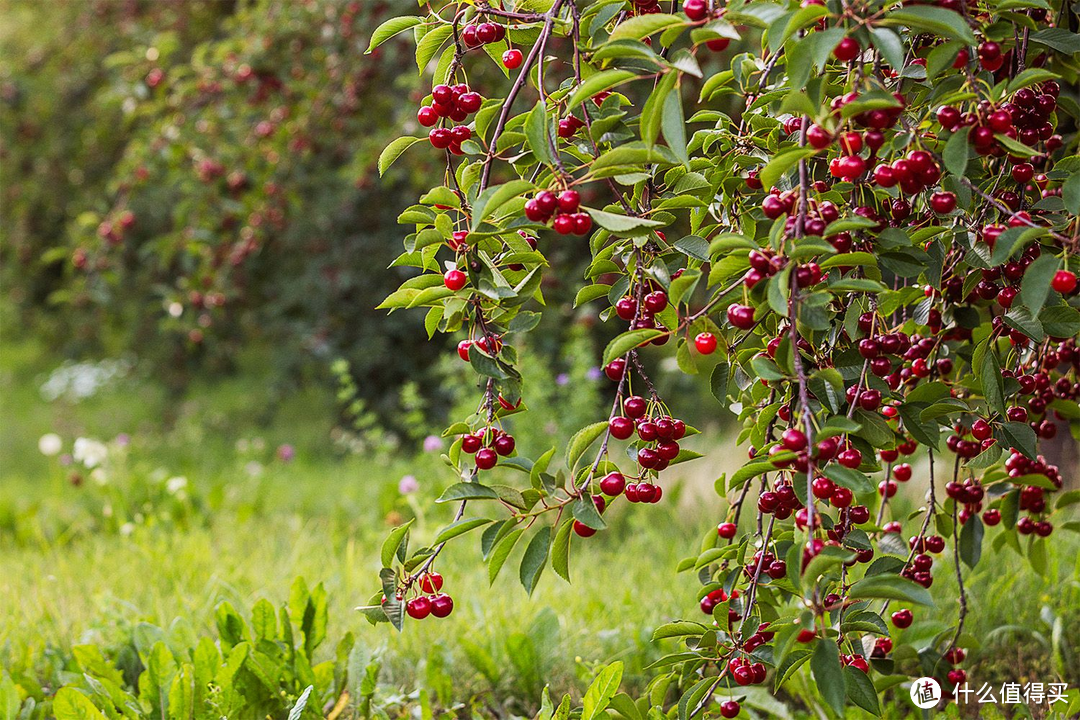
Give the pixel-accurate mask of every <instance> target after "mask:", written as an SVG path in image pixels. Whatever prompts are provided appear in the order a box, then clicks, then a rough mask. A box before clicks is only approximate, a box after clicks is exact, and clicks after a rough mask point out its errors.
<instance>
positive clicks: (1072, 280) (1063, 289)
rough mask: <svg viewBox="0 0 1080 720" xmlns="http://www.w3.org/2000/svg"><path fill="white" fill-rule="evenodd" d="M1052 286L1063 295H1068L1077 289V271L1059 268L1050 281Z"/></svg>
mask: <svg viewBox="0 0 1080 720" xmlns="http://www.w3.org/2000/svg"><path fill="white" fill-rule="evenodd" d="M1050 287H1052V288H1054V290H1056V291H1058V292H1059V293H1061V294H1062V295H1067V294H1069V293H1071V292H1072V291H1073V290H1075V289H1076V273H1073V272H1070V271H1068V270H1058V271H1057V272H1056V273H1054V279H1053V280H1051V281H1050Z"/></svg>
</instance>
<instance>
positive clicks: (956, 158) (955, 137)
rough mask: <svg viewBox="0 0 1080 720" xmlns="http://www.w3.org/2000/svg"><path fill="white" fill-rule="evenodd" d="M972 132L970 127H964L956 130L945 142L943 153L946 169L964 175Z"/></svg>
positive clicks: (954, 173) (942, 157) (957, 174)
mask: <svg viewBox="0 0 1080 720" xmlns="http://www.w3.org/2000/svg"><path fill="white" fill-rule="evenodd" d="M970 132H971V128H970V127H962V128H960V129H959V130H957V131H956V132H954V133H953V134H952V135H951V136H950V137H949V139H948V140H947V141H946V142H945V150H944V151H942V153H941V159H942V160H943V161H944V163H945V169H946V170H948V171H949V172H950V173H952V174H953V175H956V176H957V177H962V176H963V175H964V171H965V170H967V164H968V134H969V133H970Z"/></svg>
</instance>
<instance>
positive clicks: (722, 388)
mask: <svg viewBox="0 0 1080 720" xmlns="http://www.w3.org/2000/svg"><path fill="white" fill-rule="evenodd" d="M730 375H731V365H729V364H728V363H727V362H726V361H723V360H721V361H720V362H718V363H717V364H716V366H715V367H714V368H713V370H712V374H711V375H710V376H709V390H711V391H712V394H713V397H714V398H716V399H717V401H718V402H719V403H720V404H721V405H723V406H725V407H726V406H727V386H728V378H729V377H730Z"/></svg>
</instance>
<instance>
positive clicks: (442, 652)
mask: <svg viewBox="0 0 1080 720" xmlns="http://www.w3.org/2000/svg"><path fill="white" fill-rule="evenodd" d="M54 365H55V362H52V361H50V359H49V357H48V355H47V354H46V353H43V352H42V351H41V349H40V348H37V347H35V346H34V345H33V344H32V343H29V342H27V343H13V342H10V341H8V342H5V343H4V346H3V348H2V350H0V412H2V413H3V417H4V418H5V421H4V423H3V427H2V432H0V456H2V457H3V458H5V460H4V461H3V463H2V465H0V480H2V481H0V596H2V597H3V598H5V602H3V603H2V604H0V665H2V666H4V667H5V668H8V670H9V671H10V672H12V673H14V674H15V675H16V676H17V677H19V678H21V679H22V681H23V682H24V683H31V682H32V681H34V680H32V679H36V681H40V682H44V683H46V684H48V683H49V682H50V681H52V680H55V679H57V678H61V677H63V675H62V671H65V670H71V669H73V665H72V660H71V651H72V647H73V646H76V645H85V644H94V645H98V646H100V647H101V648H102V649H103V650H104V652H105V654H106V656H107V657H110V658H118V657H121V656H122V655H123V653H124V649H125V648H128V647H130V646H131V643H132V638H133V636H134V635H135V633H136V628H137V627H138V625H139V624H140V623H150V624H152V625H156V626H158V627H162V628H170V627H171V628H176V630H175V632H184V633H192V634H194V635H195V636H202V635H209V636H214V635H215V629H214V612H215V607H216V606H217V605H218V603H220V602H221V601H223V600H228V601H229V602H231V603H232V604H233V605H234V606H236V607H238V608H250V607H251V606H252V604H253V603H254V602H255V601H256V600H257V599H259V598H267V599H269V600H270V601H271V602H273V603H274V604H275V605H280V604H281V603H282V602H283V601H284V600H285V599H286V598H287V597H288V593H289V587H290V584H291V583H292V581H293V579H294V578H295V577H298V576H299V577H303V578H305V579H306V581H307V583H308V585H309V586H312V587H313V586H315V585H316V584H318V583H323V584H324V585H325V587H326V590H327V591H328V594H329V626H328V631H327V636H328V642H327V643H326V644H325V645H324V646H323V648H322V649H321V653H323V654H325V655H326V656H327V657H329V656H330V655H331V654H332V652H333V646H334V645H335V644H336V642H337V640H338V638H340V637H342V636H343V635H345V634H346V633H347V632H352V633H354V634H355V635H356V637H357V639H358V641H359V642H360V643H362V644H364V645H365V646H367V647H369V648H383V650H382V657H383V659H384V672H383V675H382V676H381V678H380V682H381V683H382V685H381V687H382V688H383V690H381V692H383V693H384V695H385V698H389V699H387V702H391V701H393V697H396V696H394V695H393V692H391V691H392V690H394V689H396V691H399V692H403V693H406V695H404V696H401V698H399V699H400V700H401V702H402V703H404V704H406V705H407V704H408V703H409V702H411V700H410V699H409V698H410V697H413V696H409V695H408V693H412V692H413V691H415V690H416V689H418V688H419V687H423V686H425V684H428V685H429V684H431V683H432V682H434V681H433V680H432V679H431V678H432V673H433V672H434V671H433V670H432V668H444V670H443V671H442V672H444V673H445V675H446V676H448V677H452V679H453V682H452V696H453V698H454V699H457V700H467V699H469V698H473V697H483V698H485V700H484V702H485V703H488V704H489V705H490V706H491V707H498V708H502V709H509V710H512V711H514V712H518V713H526V712H535V709H536V703H537V702H538V699H539V689H540V687H541V684H540V683H541V682H546V683H550V684H551V686H552V688H553V691H562V690H567V691H571V692H574V693H579V692H580V691H581V689H582V687H583V686H584V684H586V683H587V682H588V680H589V678H590V677H591V674H592V672H593V670H594V668H595V667H596V666H597V665H599V664H602V663H607V662H611V661H613V660H616V659H619V660H622V661H623V662H624V663H626V665H627V678H628V682H627V683H626V687H628V688H630V689H631V690H633V689H635V688H637V689H640V688H642V687H643V686H644V684H645V683H646V682H647V680H648V678H649V673H648V672H647V671H645V669H644V668H645V667H646V666H647V665H648V664H649V663H650V662H652V661H653V660H655V659H656V658H658V657H659V656H660V655H661V654H663V652H666V651H670V650H671V649H672V646H670V645H665V646H658V645H655V644H653V643H650V641H649V638H650V636H651V632H652V628H653V627H655V626H656V625H658V624H660V623H662V622H666V621H668V620H671V619H675V618H679V617H691V618H695V619H696V617H698V615H697V610H696V607H695V604H696V603H695V600H694V597H695V591H696V587H697V586H696V581H695V578H694V577H693V576H692V574H691V573H684V574H681V575H675V574H674V568H675V566H676V564H677V563H678V560H679V559H680V558H681V557H683V556H685V555H688V554H692V553H693V552H694V551H695V550H696V548H697V547H698V544H699V542H700V537H701V536H702V534H703V533H705V532H707V531H708V528H710V527H712V526H714V525H715V523H716V522H717V521H718V519H719V518H720V516H721V514H722V510H723V507H724V506H723V503H722V501H720V500H719V499H718V498H716V497H715V494H713V493H712V491H711V480H712V478H713V477H714V476H715V475H716V474H719V472H720V471H721V470H722V469H723V467H724V466H723V465H717V463H716V461H715V460H708V459H707V460H701V461H698V463H697V465H698V467H697V468H696V469H688V470H687V471H686V474H685V475H684V476H683V487H682V491H681V495H682V497H680V492H679V491H676V492H672V493H669V494H668V495H667V496H666V497H665V500H664V502H663V503H662V504H660V505H659V506H644V507H643V506H635V507H631V508H629V510H628V511H626V510H624V509H617V510H616V513H615V515H614V522H612V523H611V525H612V527H611V529H609V530H608V531H607V532H604V533H601V534H599V535H598V536H597V537H595V538H593V539H590V540H589V541H587V542H581V541H577V542H575V546H574V551H573V554H572V560H571V570H572V573H573V575H574V579H575V582H574V584H573V585H569V584H567V583H565V582H564V581H563V580H561V579H559V578H558V577H556V576H555V575H554V574H553V573H552V572H551V571H550V570H549V571H548V572H547V573H546V574H545V577H544V578H543V580H542V582H541V584H540V587H539V589H538V590H537V591H536V592H535V593H534V595H533V596H532V597H531V598H530V597H528V596H527V595H526V594H525V592H524V590H523V589H522V588H521V585H520V584H519V583H518V581H517V577H516V565H515V563H514V561H513V560H511V561H510V562H509V563H507V566H506V568H504V570H503V573H502V575H501V576H500V577H499V578H498V579H497V580H496V582H495V583H494V585H493V586H489V583H488V579H487V569H486V566H485V565H484V564H483V562H482V561H481V559H480V553H479V548H478V545H479V538H478V537H472V538H463V539H462V540H461V541H458V542H455V543H454V544H453V545H452V546H451V547H450V548H449V549H448V550H447V551H446V553H445V554H444V556H443V557H441V558H440V560H439V565H438V567H439V569H440V571H441V572H442V573H443V575H444V576H446V578H447V586H446V590H448V591H449V592H450V593H451V594H452V595H453V596H454V598H455V602H456V607H455V612H454V614H453V615H452V616H451V617H450V618H448V619H446V620H441V621H440V620H433V619H432V620H426V621H424V622H422V623H411V624H410V625H408V626H407V627H406V631H405V632H404V633H400V634H399V633H395V632H393V631H392V630H391V629H389V627H388V626H386V625H381V626H378V627H372V626H370V625H369V624H368V623H367V622H366V621H365V620H364V618H363V616H362V615H361V614H360V613H359V612H357V611H356V610H355V609H354V608H355V607H356V606H357V605H361V604H364V603H365V602H366V601H367V599H368V598H369V597H370V596H371V594H372V593H373V592H375V591H376V589H377V586H378V578H377V575H378V570H379V566H380V563H379V560H378V555H379V548H380V545H381V542H382V540H383V537H384V536H385V533H386V532H387V531H388V529H389V528H390V527H391V526H392V525H393V524H394V523H396V522H400V520H401V519H403V518H405V517H408V516H411V515H413V514H417V513H419V517H418V522H417V525H416V530H415V534H416V540H415V541H416V542H425V541H427V540H430V539H431V537H432V536H433V535H434V533H435V532H437V530H438V529H439V528H440V527H441V526H442V525H443V524H445V523H446V522H447V521H448V520H449V515H450V509H449V508H444V507H440V508H438V509H432V508H433V507H434V506H433V504H432V503H431V500H432V499H433V498H434V497H436V496H437V494H438V493H439V491H440V490H441V489H442V488H443V487H445V486H446V485H447V484H448V483H449V481H450V478H448V477H447V472H446V470H445V468H443V467H441V466H440V464H439V462H438V460H437V457H436V456H435V455H432V454H426V455H425V454H422V453H413V452H411V451H402V452H400V453H398V454H396V455H390V456H387V455H373V456H358V455H351V456H341V455H340V454H338V453H336V452H335V451H334V449H333V447H332V446H331V443H330V442H329V441H328V437H329V436H330V434H331V429H332V422H331V418H332V417H333V402H332V399H331V397H330V396H329V395H328V394H327V393H324V392H320V391H317V390H309V391H305V392H302V393H299V394H296V395H293V396H291V397H288V398H286V399H285V400H284V401H283V402H282V403H281V404H280V405H279V406H278V407H277V408H276V413H275V414H274V415H273V420H272V422H270V423H269V424H256V423H255V422H254V421H253V420H251V416H252V415H253V414H257V415H262V416H265V415H266V414H265V413H263V412H262V411H263V410H264V409H265V408H263V407H260V401H258V400H257V398H258V397H259V393H260V389H261V385H260V376H259V375H258V374H257V373H248V374H241V375H239V376H238V377H237V378H236V379H234V380H230V381H227V382H222V383H218V384H215V385H213V386H210V387H201V388H196V389H195V391H194V393H193V394H192V395H191V396H190V397H189V398H188V399H186V400H184V401H183V402H181V403H175V402H174V401H172V400H170V399H169V398H168V397H167V395H166V394H165V393H164V392H162V391H161V390H160V389H159V388H157V387H155V386H154V385H153V384H151V383H149V382H148V381H146V380H144V379H141V378H140V376H139V374H138V373H137V372H136V373H134V374H132V375H131V376H129V377H127V378H126V379H124V380H122V381H119V382H118V383H117V384H115V385H114V386H112V387H110V388H108V389H106V390H103V391H102V392H101V393H100V394H98V395H96V396H94V397H92V398H90V399H87V400H84V401H82V402H79V403H70V402H64V401H57V402H53V403H47V402H44V401H43V400H42V399H41V396H40V394H39V392H38V387H39V386H40V384H41V382H42V380H43V378H44V376H45V373H46V371H48V370H50V369H51V368H52V367H53V366H54ZM166 419H167V420H166ZM46 432H57V433H59V434H60V435H61V436H62V437H63V439H64V441H65V449H66V450H70V447H71V443H72V441H73V439H74V438H75V437H78V436H89V437H96V438H99V439H103V440H107V439H111V438H113V437H115V436H116V435H117V434H118V433H129V434H130V435H131V438H132V440H131V444H130V446H129V447H128V448H127V449H126V450H123V451H119V450H114V455H113V456H112V459H111V460H110V462H109V466H108V469H107V473H106V475H107V478H108V482H107V483H106V484H104V485H99V484H98V483H97V482H96V481H95V480H94V479H93V478H92V477H90V475H89V474H88V473H85V472H82V473H80V475H81V476H82V477H81V480H82V482H81V485H78V486H76V485H73V484H72V482H71V475H72V472H73V471H72V469H71V468H62V467H60V466H59V464H58V462H57V460H56V459H55V458H45V457H43V456H42V455H41V454H40V453H39V452H38V450H37V442H38V438H39V437H40V436H41V435H42V434H44V433H46ZM254 438H261V440H262V449H251V446H252V440H253V439H254ZM238 441H244V442H246V444H247V446H248V449H246V450H240V449H238V447H237V446H238ZM285 442H288V443H292V444H294V445H295V446H296V447H297V456H296V458H295V460H293V461H292V462H291V463H284V462H282V461H280V460H276V459H274V449H275V448H276V447H277V445H278V444H280V443H285ZM699 442H700V443H701V444H702V445H703V446H704V445H707V444H712V445H722V444H723V443H725V442H726V440H724V439H720V438H718V437H717V436H716V435H715V434H709V435H708V436H706V437H705V438H704V439H701V440H699ZM241 444H243V443H241ZM256 444H258V443H256ZM718 455H719V456H720V457H722V458H727V463H729V464H734V463H737V462H738V460H737V458H738V457H739V456H741V451H731V452H720V453H718ZM254 462H257V463H259V466H260V467H261V471H260V472H259V473H257V474H253V473H252V472H251V464H252V463H254ZM688 467H689V466H688ZM406 473H411V474H413V475H415V476H416V477H417V479H418V481H419V483H420V486H421V490H420V491H419V492H418V493H417V494H416V495H414V496H410V497H403V496H401V495H400V494H399V493H398V490H397V485H398V481H399V480H400V478H401V477H402V476H403V475H405V474H406ZM180 475H182V476H185V477H187V479H188V487H187V489H186V490H185V494H184V497H177V496H175V495H172V494H170V493H168V492H167V491H166V490H164V489H163V488H164V487H165V481H166V480H167V478H171V477H175V476H180ZM912 484H913V485H914V484H915V483H912ZM913 494H917V491H915V492H914V493H913ZM898 502H899V507H905V502H906V504H907V505H906V506H907V507H913V505H912V498H908V499H907V500H905V499H903V498H901V499H900V500H899V501H898ZM901 517H902V516H901ZM1055 540H1056V542H1054V543H1052V544H1051V548H1052V553H1051V557H1050V561H1049V564H1048V571H1047V574H1046V576H1045V577H1040V576H1038V575H1037V574H1035V573H1034V572H1033V571H1032V570H1031V568H1030V566H1029V565H1028V564H1027V561H1026V560H1024V559H1023V558H1021V557H1020V556H1018V555H1016V554H1015V553H1013V551H1011V550H1009V549H1007V548H1004V549H1002V550H1001V551H1000V552H997V553H995V552H992V551H991V548H990V545H989V540H988V541H987V544H986V547H985V550H984V560H983V562H982V563H981V564H980V565H979V568H978V570H977V571H976V572H974V573H970V572H968V571H966V570H965V576H966V577H967V593H968V599H969V605H970V613H969V615H968V619H967V625H966V630H967V632H968V633H970V634H971V635H973V636H974V637H977V638H981V639H982V642H983V647H982V648H981V649H974V651H973V652H972V656H971V657H972V661H971V663H969V675H971V676H972V677H973V678H976V679H979V680H986V681H991V680H996V681H998V682H1001V681H1003V680H1017V681H1021V682H1022V681H1025V680H1028V679H1038V680H1043V681H1048V680H1050V679H1051V678H1053V677H1063V678H1066V679H1072V680H1073V681H1074V682H1075V681H1076V679H1077V677H1078V671H1077V668H1078V667H1080V665H1078V659H1077V657H1076V654H1077V652H1078V651H1080V637H1078V634H1080V568H1078V565H1077V563H1076V557H1077V553H1078V551H1080V542H1078V541H1077V539H1076V535H1073V534H1068V533H1059V534H1058V535H1055ZM518 552H519V553H520V550H519V551H518ZM942 563H946V564H945V565H943V564H942ZM948 563H951V557H950V556H947V555H946V556H944V557H943V558H942V559H941V561H939V565H940V567H938V568H937V569H936V571H935V577H936V580H935V587H934V593H935V595H936V596H937V597H941V598H947V597H952V596H954V595H955V593H954V590H953V587H952V586H953V585H954V584H955V579H954V578H953V576H952V573H951V565H949V564H948ZM956 610H957V608H956V606H955V603H950V602H948V601H945V602H942V603H941V604H940V605H939V607H938V608H937V609H936V610H935V611H934V613H933V614H932V615H931V616H930V617H924V618H922V619H921V620H920V622H917V623H916V624H915V625H914V626H913V627H912V628H911V629H910V630H908V631H906V632H907V633H909V634H910V637H926V638H929V637H930V636H932V635H933V634H934V633H936V632H937V631H939V630H942V629H944V628H946V627H947V626H948V625H949V624H950V623H953V622H954V621H955V617H956ZM1002 628H1004V629H1002ZM522 634H524V636H526V637H528V638H530V640H531V642H532V643H533V645H534V646H535V647H536V649H537V658H538V659H537V664H536V666H528V665H523V664H522V663H521V661H520V653H519V652H518V646H517V645H515V643H516V642H517V641H518V640H519V639H520V637H521V636H522ZM481 651H482V652H481ZM484 656H489V657H490V659H491V660H490V662H489V663H487V664H485V662H483V661H482V658H483V657H484ZM478 658H480V659H478ZM493 668H494V671H493ZM54 689H55V688H54ZM385 698H384V699H385ZM414 699H415V697H414ZM783 699H785V700H788V701H792V700H793V701H794V704H795V705H797V704H798V702H799V701H798V699H797V698H794V699H793V698H792V697H791V696H789V695H786V694H785V696H784V698H783ZM394 702H396V701H394ZM489 709H490V708H489Z"/></svg>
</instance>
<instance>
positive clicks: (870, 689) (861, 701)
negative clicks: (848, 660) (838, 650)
mask: <svg viewBox="0 0 1080 720" xmlns="http://www.w3.org/2000/svg"><path fill="white" fill-rule="evenodd" d="M844 680H845V685H846V687H847V696H848V698H850V700H851V702H853V703H855V704H856V705H858V706H859V707H861V708H862V709H863V710H865V711H866V712H868V713H871V714H872V715H876V716H878V717H881V706H880V705H879V704H878V695H877V690H875V689H874V683H873V681H871V680H870V678H869V676H867V674H866V673H864V672H863V671H862V670H859V669H858V668H853V667H851V666H850V665H849V666H847V667H845V668H844Z"/></svg>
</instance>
